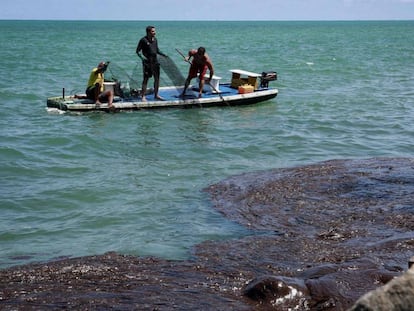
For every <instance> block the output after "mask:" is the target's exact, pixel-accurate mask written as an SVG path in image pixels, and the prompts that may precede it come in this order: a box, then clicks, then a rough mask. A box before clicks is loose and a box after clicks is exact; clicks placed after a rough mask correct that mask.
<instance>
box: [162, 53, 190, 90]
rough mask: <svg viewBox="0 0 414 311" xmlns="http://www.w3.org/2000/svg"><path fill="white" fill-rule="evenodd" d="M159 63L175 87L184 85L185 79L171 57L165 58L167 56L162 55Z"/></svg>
mask: <svg viewBox="0 0 414 311" xmlns="http://www.w3.org/2000/svg"><path fill="white" fill-rule="evenodd" d="M158 61H159V63H160V65H161V69H162V70H163V71H164V72H165V73H166V75H167V76H168V78H170V80H171V82H172V83H173V85H175V86H180V85H184V81H185V78H184V76H183V75H182V74H181V72H180V70H179V69H178V67H177V65H176V64H175V63H174V61H173V60H172V59H171V58H170V57H165V56H162V55H160V56H159V57H158Z"/></svg>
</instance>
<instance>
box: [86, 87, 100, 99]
mask: <svg viewBox="0 0 414 311" xmlns="http://www.w3.org/2000/svg"><path fill="white" fill-rule="evenodd" d="M96 88H97V86H96V85H93V86H90V87H88V88H87V89H86V91H85V93H86V97H87V98H89V99H93V100H95V90H96Z"/></svg>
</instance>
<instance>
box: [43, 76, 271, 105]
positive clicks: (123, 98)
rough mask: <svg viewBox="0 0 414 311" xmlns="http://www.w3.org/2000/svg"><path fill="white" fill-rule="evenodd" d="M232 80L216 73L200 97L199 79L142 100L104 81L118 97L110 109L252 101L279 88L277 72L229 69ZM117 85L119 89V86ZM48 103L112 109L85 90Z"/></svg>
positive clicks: (267, 95)
mask: <svg viewBox="0 0 414 311" xmlns="http://www.w3.org/2000/svg"><path fill="white" fill-rule="evenodd" d="M230 72H231V74H232V77H231V82H230V83H220V80H221V77H217V76H214V77H213V79H212V80H211V81H210V82H209V83H205V85H204V88H203V94H202V97H199V96H198V94H199V90H198V87H195V85H197V86H198V83H196V84H195V85H194V86H190V87H189V88H188V89H187V91H186V94H185V95H184V96H181V93H182V91H183V86H178V87H177V86H171V87H160V88H159V92H158V94H159V95H160V96H161V97H162V98H163V99H164V100H156V99H154V98H153V96H151V93H153V90H152V89H150V90H148V92H147V96H146V98H147V100H146V101H142V100H141V97H140V96H139V91H138V90H129V89H127V90H126V89H125V88H124V89H120V88H119V86H117V82H105V83H104V86H105V89H112V90H114V93H115V95H116V96H115V97H114V101H113V108H112V109H111V110H115V111H122V110H141V109H156V108H191V107H211V106H237V105H251V104H256V103H259V102H263V101H267V100H270V99H272V98H275V97H276V96H277V94H278V90H277V89H276V88H272V87H269V82H270V81H274V80H277V73H276V72H262V73H261V74H258V73H254V72H249V71H245V70H240V69H232V70H230ZM117 89H118V90H117ZM47 107H48V108H51V109H58V110H61V111H73V112H86V111H109V108H108V104H107V103H102V104H101V105H99V106H98V105H95V103H94V102H93V100H90V99H87V98H86V95H85V94H76V95H75V94H74V95H69V96H65V91H64V89H63V92H62V96H57V97H50V98H48V99H47Z"/></svg>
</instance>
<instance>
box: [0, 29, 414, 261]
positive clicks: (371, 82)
mask: <svg viewBox="0 0 414 311" xmlns="http://www.w3.org/2000/svg"><path fill="white" fill-rule="evenodd" d="M147 24H154V25H155V26H156V27H157V37H158V40H159V47H160V49H161V50H162V51H163V52H164V53H166V54H168V55H169V56H170V57H171V58H172V59H173V60H174V62H175V63H176V64H177V66H178V67H179V69H180V70H181V71H182V73H183V75H185V74H186V72H187V70H188V65H187V64H186V63H185V62H184V61H182V58H181V56H180V55H179V54H178V53H177V52H176V51H175V49H176V48H178V49H180V50H183V51H186V50H188V49H190V48H197V47H198V46H201V45H202V46H205V47H206V49H207V52H208V53H209V55H210V57H211V58H212V60H213V63H214V66H215V71H216V75H218V76H221V77H222V78H223V80H224V81H228V80H230V73H229V70H230V69H236V68H238V69H244V70H249V71H254V72H259V73H260V72H262V71H277V72H278V81H276V82H273V86H276V87H277V88H278V89H279V95H278V97H277V98H275V99H273V100H270V101H267V102H264V103H261V104H258V105H254V106H245V107H227V108H208V109H184V110H182V109H177V110H175V109H171V110H157V111H138V112H131V113H116V114H107V113H87V114H80V115H79V114H58V113H51V112H48V111H47V110H46V98H47V97H50V96H55V95H60V94H61V92H62V88H65V90H66V93H67V94H68V93H74V92H83V91H84V89H85V85H86V82H87V79H88V76H89V72H90V70H91V69H92V68H93V67H94V66H96V65H97V64H98V63H99V62H100V61H101V60H110V61H111V62H112V63H114V64H117V66H119V67H120V68H124V69H125V72H128V73H129V72H132V71H133V70H134V68H136V66H137V60H138V59H137V57H136V55H135V48H136V44H137V41H138V40H139V39H140V38H141V37H142V36H143V35H144V32H145V27H146V26H147ZM0 30H1V31H0V46H1V49H0V62H1V69H2V78H1V80H0V101H1V109H0V137H1V140H0V215H1V216H0V268H5V267H8V266H12V265H17V264H23V263H28V262H35V261H45V260H51V259H55V258H60V257H73V256H82V255H94V254H101V253H104V252H107V251H117V252H120V253H124V254H132V255H141V256H159V257H162V258H168V259H185V258H189V257H190V256H191V254H192V246H193V245H195V244H198V243H202V242H203V241H206V240H223V239H233V238H237V237H241V236H245V235H252V234H256V233H255V232H250V231H248V230H247V229H245V228H242V227H241V226H239V225H237V224H235V223H232V222H230V221H228V220H226V219H225V218H224V217H222V216H221V215H220V214H219V213H218V212H216V211H215V210H214V209H213V208H212V206H211V202H210V201H209V198H208V196H207V195H206V194H205V193H203V192H202V189H203V188H205V187H208V185H210V184H213V183H215V182H218V181H220V180H222V179H224V178H226V177H229V176H232V175H235V174H240V173H244V172H252V171H257V170H268V169H272V168H282V167H292V166H297V165H304V164H309V163H316V162H318V161H323V160H329V159H339V158H341V159H343V158H345V159H351V158H352V159H355V158H368V157H411V156H412V155H413V152H414V147H413V144H412V140H413V137H414V125H413V118H414V79H413V73H414V21H389V22H386V21H381V22H375V21H370V22H221V21H220V22H196V21H194V22H166V21H162V22H151V23H149V22H141V21H136V22H135V21H128V22H120V21H119V22H118V21H113V22H109V21H105V22H98V21H93V22H87V21H0ZM162 75H163V77H162V81H161V83H162V84H163V85H167V84H169V81H168V79H167V77H166V75H165V74H162Z"/></svg>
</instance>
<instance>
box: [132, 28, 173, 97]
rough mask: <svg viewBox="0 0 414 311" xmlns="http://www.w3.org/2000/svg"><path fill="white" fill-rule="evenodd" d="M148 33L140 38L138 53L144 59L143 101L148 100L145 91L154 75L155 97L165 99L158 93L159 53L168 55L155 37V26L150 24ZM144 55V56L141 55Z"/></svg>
mask: <svg viewBox="0 0 414 311" xmlns="http://www.w3.org/2000/svg"><path fill="white" fill-rule="evenodd" d="M146 32H147V35H146V36H145V37H143V38H141V40H139V42H138V45H137V49H136V53H137V55H138V57H139V58H141V60H142V69H143V75H144V79H143V81H142V90H141V97H142V101H147V99H146V97H145V93H146V91H147V84H148V79H149V78H151V77H152V76H154V98H155V99H158V100H164V99H163V98H162V97H161V96H159V95H158V90H159V87H160V63H159V62H158V59H157V54H160V55H162V56H164V57H168V56H167V55H165V54H164V53H161V51H160V50H159V48H158V41H157V38H155V35H156V32H155V27H154V26H148V27H147V28H146ZM141 52H142V54H143V55H144V57H143V56H142V55H141Z"/></svg>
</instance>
